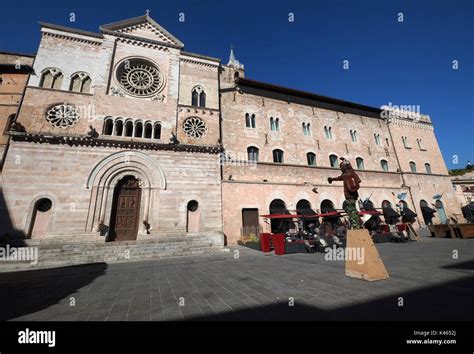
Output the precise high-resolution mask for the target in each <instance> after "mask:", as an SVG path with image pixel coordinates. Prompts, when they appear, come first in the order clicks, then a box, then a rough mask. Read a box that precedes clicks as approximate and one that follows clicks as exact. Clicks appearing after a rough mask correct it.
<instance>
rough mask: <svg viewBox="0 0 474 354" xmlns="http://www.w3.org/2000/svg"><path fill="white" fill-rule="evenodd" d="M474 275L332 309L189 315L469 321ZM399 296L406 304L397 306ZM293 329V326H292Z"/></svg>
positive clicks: (282, 306)
mask: <svg viewBox="0 0 474 354" xmlns="http://www.w3.org/2000/svg"><path fill="white" fill-rule="evenodd" d="M473 295H474V277H466V278H463V279H460V280H456V281H452V282H446V283H443V284H439V285H436V286H430V287H425V288H421V289H417V290H414V291H410V292H405V293H400V294H394V295H393V296H384V297H382V298H380V299H377V300H373V301H368V302H363V303H356V304H354V305H350V306H343V307H338V308H334V309H331V310H328V309H322V308H318V307H314V306H311V305H309V304H307V303H302V302H299V300H298V299H297V298H295V303H294V306H293V307H290V306H289V305H288V302H282V303H274V304H269V305H266V306H256V307H251V308H250V307H247V308H245V309H241V310H236V311H233V312H224V313H219V314H215V315H205V316H195V317H190V318H186V320H194V321H196V320H197V321H216V320H217V321H220V320H224V321H238V320H251V321H252V320H257V321H258V320H264V321H267V320H268V321H292V320H297V321H328V320H329V321H331V320H333V321H341V320H342V321H365V320H369V321H376V320H379V321H392V320H395V321H425V320H426V321H466V320H471V321H472V320H474V313H473V312H472V311H469V309H470V308H471V307H472V299H473ZM400 299H402V300H403V306H398V305H399V303H400ZM289 330H291V329H289Z"/></svg>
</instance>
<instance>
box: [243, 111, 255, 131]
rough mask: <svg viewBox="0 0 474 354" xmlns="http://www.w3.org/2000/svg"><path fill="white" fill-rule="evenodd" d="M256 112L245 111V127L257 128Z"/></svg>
mask: <svg viewBox="0 0 474 354" xmlns="http://www.w3.org/2000/svg"><path fill="white" fill-rule="evenodd" d="M255 126H256V125H255V114H252V115H251V114H250V113H245V127H246V128H255Z"/></svg>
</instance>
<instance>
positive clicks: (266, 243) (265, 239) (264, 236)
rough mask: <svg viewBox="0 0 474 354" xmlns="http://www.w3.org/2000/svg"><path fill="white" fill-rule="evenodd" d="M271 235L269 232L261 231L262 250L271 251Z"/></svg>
mask: <svg viewBox="0 0 474 354" xmlns="http://www.w3.org/2000/svg"><path fill="white" fill-rule="evenodd" d="M270 236H271V234H269V233H261V234H260V249H261V250H262V252H270V251H271V248H270Z"/></svg>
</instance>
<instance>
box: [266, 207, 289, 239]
mask: <svg viewBox="0 0 474 354" xmlns="http://www.w3.org/2000/svg"><path fill="white" fill-rule="evenodd" d="M269 209H270V214H290V212H289V211H288V209H286V204H285V202H284V201H283V200H281V199H274V200H272V202H271V203H270V208H269ZM270 223H271V231H272V232H273V233H276V232H286V231H287V230H288V228H289V225H288V219H271V222H270Z"/></svg>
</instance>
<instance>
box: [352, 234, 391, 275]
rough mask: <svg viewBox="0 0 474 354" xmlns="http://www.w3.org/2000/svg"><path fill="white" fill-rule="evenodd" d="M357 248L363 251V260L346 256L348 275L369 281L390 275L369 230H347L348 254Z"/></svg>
mask: <svg viewBox="0 0 474 354" xmlns="http://www.w3.org/2000/svg"><path fill="white" fill-rule="evenodd" d="M355 250H360V251H361V252H359V254H362V255H363V260H362V261H361V260H357V259H347V258H346V276H348V277H351V278H357V279H362V280H368V281H374V280H382V279H388V278H389V277H390V276H389V275H388V272H387V270H386V269H385V265H384V264H383V261H382V259H381V258H380V255H379V252H378V251H377V248H375V245H374V242H373V241H372V237H371V236H370V234H369V231H368V230H366V229H361V230H347V245H346V254H348V253H352V254H353V253H355V252H353V251H355ZM362 252H363V253H362Z"/></svg>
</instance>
